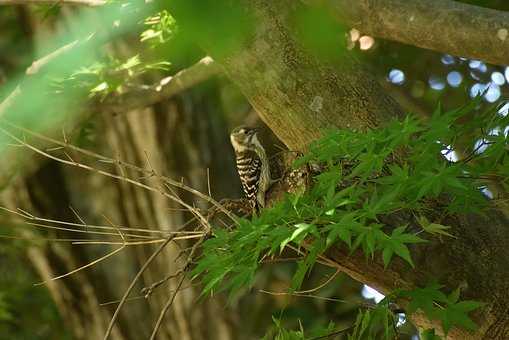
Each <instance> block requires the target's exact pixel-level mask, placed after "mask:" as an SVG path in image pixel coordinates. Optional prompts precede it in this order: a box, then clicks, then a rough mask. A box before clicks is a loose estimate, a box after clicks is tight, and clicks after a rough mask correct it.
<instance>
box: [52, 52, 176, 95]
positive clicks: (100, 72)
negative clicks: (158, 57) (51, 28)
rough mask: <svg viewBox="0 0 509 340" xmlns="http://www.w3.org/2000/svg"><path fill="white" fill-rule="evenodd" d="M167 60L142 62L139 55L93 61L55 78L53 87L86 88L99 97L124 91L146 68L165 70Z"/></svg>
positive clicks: (60, 89)
mask: <svg viewBox="0 0 509 340" xmlns="http://www.w3.org/2000/svg"><path fill="white" fill-rule="evenodd" d="M169 66H170V63H169V62H166V61H160V62H155V63H144V62H142V61H141V59H140V56H139V55H135V56H133V57H131V58H128V59H127V60H125V61H120V60H118V59H112V60H109V61H105V62H94V63H93V64H91V65H89V66H86V67H82V68H80V69H79V70H77V71H76V72H74V73H72V74H71V75H70V76H69V77H67V78H64V79H55V82H54V84H55V87H56V88H57V89H58V91H63V90H68V89H69V88H79V89H86V90H87V91H88V92H89V94H90V97H94V96H99V97H100V98H104V97H106V95H108V94H110V93H114V92H119V93H120V92H124V89H125V88H126V87H129V86H131V85H132V84H130V82H132V81H134V80H136V79H137V78H138V77H139V76H140V75H141V74H143V73H145V72H146V71H147V70H151V69H159V70H167V69H168V67H169Z"/></svg>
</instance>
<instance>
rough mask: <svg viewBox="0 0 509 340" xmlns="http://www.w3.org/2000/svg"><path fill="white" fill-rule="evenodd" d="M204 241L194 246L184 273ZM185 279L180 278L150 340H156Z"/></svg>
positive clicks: (203, 238) (183, 276) (183, 277)
mask: <svg viewBox="0 0 509 340" xmlns="http://www.w3.org/2000/svg"><path fill="white" fill-rule="evenodd" d="M204 240H205V237H202V238H201V239H200V240H199V241H198V242H196V243H195V244H194V245H193V248H192V250H191V253H189V256H188V257H187V261H186V264H185V266H184V268H183V269H182V270H183V271H184V272H185V271H186V270H187V268H188V267H189V265H190V264H191V261H192V259H193V256H194V253H195V251H196V249H198V246H199V245H200V244H201V243H203V241H204ZM185 278H186V276H185V275H182V277H181V278H180V281H179V283H178V284H177V288H176V289H175V291H174V292H173V294H171V295H170V297H169V298H168V300H167V301H166V304H165V305H164V307H163V309H162V310H161V313H159V317H158V318H157V322H156V324H155V326H154V329H153V330H152V335H151V336H150V340H155V339H156V335H157V331H158V330H159V328H160V327H161V324H162V322H163V319H164V316H165V315H166V312H167V311H168V309H169V308H170V306H171V305H172V304H173V301H174V300H175V297H176V296H177V293H178V292H179V290H180V287H181V286H182V284H183V283H184V280H185Z"/></svg>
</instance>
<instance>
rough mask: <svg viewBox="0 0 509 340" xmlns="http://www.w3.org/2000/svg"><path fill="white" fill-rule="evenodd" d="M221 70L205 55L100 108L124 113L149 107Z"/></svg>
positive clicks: (104, 103)
mask: <svg viewBox="0 0 509 340" xmlns="http://www.w3.org/2000/svg"><path fill="white" fill-rule="evenodd" d="M219 71H220V68H219V66H218V65H217V64H215V63H214V61H213V60H212V58H210V57H205V58H203V59H201V60H200V61H198V62H197V63H196V64H194V65H192V66H190V67H189V68H187V69H184V70H181V71H179V72H177V73H176V74H175V75H174V76H170V77H166V78H164V79H162V80H160V81H159V82H158V83H157V84H154V85H152V86H146V87H143V88H139V89H133V90H130V91H128V92H126V93H124V94H121V95H119V96H113V97H111V98H110V99H108V100H106V101H105V102H103V103H98V105H99V107H98V108H99V109H100V110H102V111H113V112H116V113H122V112H126V111H129V110H134V109H137V108H143V107H147V106H150V105H153V104H155V103H158V102H160V101H162V100H164V99H168V98H170V97H172V96H174V95H175V94H177V93H180V92H182V91H184V90H186V89H188V88H190V87H193V86H194V85H196V84H198V83H201V82H203V81H205V80H207V79H209V78H211V77H212V76H215V75H216V74H218V73H219Z"/></svg>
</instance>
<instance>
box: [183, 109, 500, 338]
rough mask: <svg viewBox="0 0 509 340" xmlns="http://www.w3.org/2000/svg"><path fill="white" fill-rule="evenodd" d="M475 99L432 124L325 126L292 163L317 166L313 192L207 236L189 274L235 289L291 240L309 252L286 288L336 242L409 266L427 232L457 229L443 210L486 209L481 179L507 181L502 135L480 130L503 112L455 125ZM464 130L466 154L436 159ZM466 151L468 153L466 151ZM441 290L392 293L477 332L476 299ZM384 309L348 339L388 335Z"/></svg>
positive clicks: (363, 317)
mask: <svg viewBox="0 0 509 340" xmlns="http://www.w3.org/2000/svg"><path fill="white" fill-rule="evenodd" d="M478 100H479V99H476V100H475V101H473V102H472V103H471V104H469V105H468V106H466V107H463V108H461V109H457V110H453V111H449V112H441V110H440V108H438V109H437V110H436V112H435V113H434V114H433V116H432V117H431V118H430V119H429V120H428V121H420V120H418V119H416V118H415V117H412V116H407V117H406V118H405V119H404V120H401V121H394V122H392V123H390V124H388V125H387V127H386V128H384V129H380V130H373V131H368V132H359V131H351V130H334V131H329V132H328V133H326V134H325V135H324V137H323V138H321V139H320V140H318V141H316V142H315V143H313V144H312V145H311V146H310V148H309V153H308V154H307V155H305V156H304V157H302V158H301V159H299V160H298V161H297V162H296V164H295V166H296V167H298V166H303V165H305V164H312V165H313V166H314V167H319V168H321V171H320V173H319V174H317V175H316V176H315V177H314V180H315V181H314V185H313V187H312V188H311V189H310V190H308V191H307V192H306V193H304V194H296V195H288V196H287V197H286V199H284V200H283V201H282V202H279V203H277V204H276V205H275V206H274V207H272V208H269V209H265V210H264V211H263V212H262V213H261V215H259V216H253V218H252V219H251V220H248V219H241V220H240V221H239V225H238V227H237V228H236V229H234V230H231V231H227V230H220V229H218V230H216V231H215V233H214V237H213V238H211V239H209V240H208V241H207V242H206V243H205V246H204V252H203V256H202V257H201V259H200V261H199V263H198V265H197V266H196V267H195V268H194V271H193V275H194V277H196V276H199V275H201V278H202V280H203V283H204V289H203V294H208V293H212V292H217V291H222V290H228V291H230V293H231V294H234V293H235V292H238V291H239V290H240V289H242V288H245V287H249V286H250V285H252V284H253V281H254V278H255V274H256V271H257V269H258V268H259V265H260V262H261V261H262V259H265V258H267V257H273V256H278V255H280V254H281V253H282V252H283V250H284V249H285V248H287V247H289V246H292V247H293V249H294V250H296V251H297V252H299V253H304V254H305V257H304V258H303V259H301V260H300V261H299V262H298V267H297V270H296V272H295V273H294V276H293V279H292V283H291V287H290V288H289V293H292V292H295V291H297V290H298V289H299V288H300V287H301V285H302V283H303V281H304V280H305V277H306V275H307V274H308V273H309V272H310V271H311V270H312V268H313V266H314V265H315V263H317V262H319V261H320V255H321V254H323V252H324V251H325V250H326V249H328V248H329V247H331V246H332V245H339V244H343V245H345V246H346V247H348V248H349V249H350V251H351V252H353V251H355V250H357V249H361V250H362V252H363V253H364V254H365V255H366V257H367V258H368V259H374V257H375V256H379V255H381V256H382V261H383V263H384V265H385V267H386V268H387V267H388V266H389V265H390V263H391V262H392V260H393V258H394V256H397V257H400V258H401V259H403V260H404V261H406V262H407V263H408V264H409V265H410V266H411V267H413V266H414V264H413V261H412V258H411V251H410V248H411V247H412V246H416V245H417V244H419V243H423V242H426V238H432V237H436V236H446V237H453V236H454V234H453V233H452V232H449V231H447V230H449V227H448V226H445V225H442V224H441V221H442V219H443V218H444V217H445V216H448V215H451V214H457V213H461V212H462V211H473V212H477V213H482V208H483V207H485V206H486V205H487V199H486V197H485V196H483V194H482V193H481V190H480V187H481V179H483V178H486V177H490V178H491V177H493V178H497V179H501V180H502V181H504V183H505V185H507V174H508V173H509V169H508V168H507V165H508V162H509V159H508V157H507V152H506V151H504V150H506V149H507V140H506V138H505V137H504V136H503V134H498V135H495V134H493V133H491V134H490V133H488V134H486V133H484V134H483V131H486V127H488V128H487V131H490V130H491V129H493V128H495V127H497V126H506V125H507V124H508V123H509V121H508V120H509V119H508V118H507V117H504V116H502V115H498V114H496V113H495V110H494V109H492V110H488V111H486V112H477V113H476V116H475V117H476V118H475V119H473V120H471V121H470V122H469V123H467V124H462V125H459V124H457V121H458V120H459V119H463V118H465V117H467V116H469V115H471V114H472V112H473V111H474V110H475V108H476V107H477V104H478ZM464 136H471V140H470V141H469V142H468V143H466V144H465V145H467V147H465V150H457V151H458V152H460V153H461V154H463V155H466V156H464V157H463V159H461V160H459V161H456V162H451V161H447V159H445V158H444V157H441V156H440V153H441V152H442V153H443V150H444V149H447V147H448V145H457V143H456V142H457V141H458V140H459V139H460V138H463V137H464ZM480 139H482V140H486V143H487V144H488V145H489V147H488V148H487V149H486V150H484V152H482V153H479V152H478V149H477V150H476V146H475V144H476V141H478V140H480ZM468 149H470V150H473V151H471V152H468V153H467V152H466V150H468ZM395 213H398V214H401V215H400V216H404V217H405V223H403V224H398V225H393V224H389V223H388V222H386V221H387V220H388V219H387V218H386V217H387V216H389V215H392V214H395ZM425 215H426V216H427V217H424V216H425ZM429 219H432V220H431V222H430V221H429ZM424 237H425V238H424ZM338 243H339V244H338ZM440 288H441V287H440V286H438V285H433V286H429V287H426V288H422V289H415V290H413V291H400V292H394V294H392V297H393V298H405V299H409V300H410V308H409V311H408V312H409V313H411V312H413V311H415V310H416V309H422V310H423V311H424V312H425V313H426V314H427V315H428V316H429V317H430V318H432V319H438V320H440V321H441V322H442V325H443V328H444V330H445V332H448V330H449V329H450V328H451V327H454V326H460V327H464V328H467V329H469V330H472V329H474V328H475V324H474V323H473V322H472V321H471V320H470V319H469V317H468V312H470V311H472V310H474V309H476V308H478V307H479V306H480V304H479V303H477V302H474V301H461V302H458V297H459V291H458V292H456V293H453V294H452V295H449V296H446V295H445V294H444V293H442V292H441V291H440V290H439V289H440ZM398 294H399V295H398ZM378 308H383V310H382V309H381V310H379V309H378ZM389 314H391V312H390V309H389V308H388V300H387V302H386V303H385V305H384V304H381V306H380V307H378V306H377V307H376V308H375V309H374V310H369V311H365V312H363V313H362V314H360V315H359V319H358V320H357V323H356V324H355V329H354V331H353V333H352V334H353V335H352V338H355V339H357V338H363V337H364V335H363V334H367V335H369V334H371V335H369V336H368V338H369V337H370V336H371V338H374V335H373V334H375V330H374V329H375V328H376V327H375V326H374V325H379V324H380V322H382V321H383V322H382V323H383V324H384V326H383V327H382V329H383V330H384V332H385V333H384V334H385V335H384V336H386V338H391V336H392V334H391V333H390V332H391V330H390V329H391V327H389V326H390V324H393V323H394V322H393V321H391V322H389V319H390V317H389ZM371 324H373V326H371ZM371 327H375V328H371ZM387 332H389V333H387ZM430 334H431V333H430ZM430 336H431V335H430Z"/></svg>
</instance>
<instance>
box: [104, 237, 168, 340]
mask: <svg viewBox="0 0 509 340" xmlns="http://www.w3.org/2000/svg"><path fill="white" fill-rule="evenodd" d="M172 239H173V236H170V237H168V238H167V239H166V241H165V242H164V243H162V244H161V245H160V246H159V248H157V250H156V251H155V252H154V253H153V254H152V255H150V257H149V258H148V260H147V261H145V263H144V264H143V266H142V267H141V268H140V270H139V271H138V273H136V276H135V277H134V279H132V281H131V283H130V284H129V287H127V289H126V291H125V292H124V295H123V296H122V298H121V299H120V302H119V303H118V306H117V308H116V309H115V312H114V313H113V316H112V317H111V320H110V323H109V325H108V329H107V330H106V333H105V334H104V338H103V339H104V340H107V339H108V337H109V336H110V334H111V331H112V330H113V325H115V321H116V320H117V318H118V314H119V313H120V310H121V309H122V307H123V306H124V304H125V302H126V300H127V298H128V297H129V294H130V293H131V291H132V290H133V288H134V285H135V284H136V282H137V281H138V279H139V278H140V277H141V275H142V274H143V272H145V270H146V269H147V268H148V266H149V265H150V264H151V263H152V261H154V259H155V258H156V257H157V256H158V255H159V253H161V252H162V251H163V249H164V248H165V247H166V246H167V245H168V243H170V241H171V240H172Z"/></svg>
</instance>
